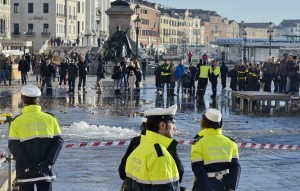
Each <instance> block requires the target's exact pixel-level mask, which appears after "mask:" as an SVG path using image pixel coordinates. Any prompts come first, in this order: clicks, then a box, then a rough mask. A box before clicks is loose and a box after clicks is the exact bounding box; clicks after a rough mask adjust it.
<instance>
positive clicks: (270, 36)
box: [267, 21, 274, 57]
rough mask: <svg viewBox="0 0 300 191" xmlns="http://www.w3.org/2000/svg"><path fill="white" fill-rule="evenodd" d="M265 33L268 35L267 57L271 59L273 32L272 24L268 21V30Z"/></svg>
mask: <svg viewBox="0 0 300 191" xmlns="http://www.w3.org/2000/svg"><path fill="white" fill-rule="evenodd" d="M267 33H268V34H269V45H270V46H269V56H270V57H271V56H272V49H271V48H272V44H271V43H272V38H273V33H274V30H273V23H272V22H271V21H270V23H269V29H268V31H267Z"/></svg>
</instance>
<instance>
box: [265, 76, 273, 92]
mask: <svg viewBox="0 0 300 191" xmlns="http://www.w3.org/2000/svg"><path fill="white" fill-rule="evenodd" d="M272 78H273V76H272V74H268V73H264V77H263V79H264V81H265V86H264V91H265V92H271V83H272Z"/></svg>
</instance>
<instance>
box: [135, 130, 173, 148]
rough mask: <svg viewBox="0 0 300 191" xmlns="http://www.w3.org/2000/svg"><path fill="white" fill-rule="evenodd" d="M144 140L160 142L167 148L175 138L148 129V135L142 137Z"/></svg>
mask: <svg viewBox="0 0 300 191" xmlns="http://www.w3.org/2000/svg"><path fill="white" fill-rule="evenodd" d="M143 140H144V141H147V142H153V143H159V144H161V145H163V146H164V147H165V148H168V147H169V145H170V144H171V142H172V141H173V140H174V139H171V138H168V137H165V136H163V135H160V134H158V133H155V132H153V131H148V130H147V131H146V135H145V136H144V137H142V139H141V142H143Z"/></svg>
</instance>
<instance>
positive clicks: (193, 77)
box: [189, 62, 198, 97]
mask: <svg viewBox="0 0 300 191" xmlns="http://www.w3.org/2000/svg"><path fill="white" fill-rule="evenodd" d="M189 70H190V72H191V84H190V92H189V94H190V96H191V97H195V93H196V90H195V81H196V75H197V71H198V69H197V67H196V66H194V65H193V62H190V67H189Z"/></svg>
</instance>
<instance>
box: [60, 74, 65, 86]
mask: <svg viewBox="0 0 300 191" xmlns="http://www.w3.org/2000/svg"><path fill="white" fill-rule="evenodd" d="M62 82H64V85H66V74H63V75H60V76H59V85H61V84H62Z"/></svg>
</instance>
